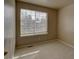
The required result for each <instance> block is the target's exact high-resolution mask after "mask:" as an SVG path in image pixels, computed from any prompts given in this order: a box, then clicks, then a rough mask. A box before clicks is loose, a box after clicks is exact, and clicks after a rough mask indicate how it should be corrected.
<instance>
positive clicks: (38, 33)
mask: <svg viewBox="0 0 79 59" xmlns="http://www.w3.org/2000/svg"><path fill="white" fill-rule="evenodd" d="M21 9H25V8H20V12H21ZM25 10H32V9H25ZM32 11H35V12H43V13H46V14H47V17H46V18H47V19H46V22H47V25H46V26H47V27H46V28H47V29H46V30H47V31H46V32H37V33H35V32H34V33H31V34H30V33H28V34H27V35H26V34H25V35H21V17H20V16H21V14H20V16H19V17H20V19H19V21H20V23H19V26H20V27H19V36H20V37H24V36H35V35H47V34H48V12H45V11H38V10H32ZM20 12H19V13H20Z"/></svg>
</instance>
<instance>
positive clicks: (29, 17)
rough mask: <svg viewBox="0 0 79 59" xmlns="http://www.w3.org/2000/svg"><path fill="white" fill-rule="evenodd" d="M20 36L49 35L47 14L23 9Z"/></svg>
mask: <svg viewBox="0 0 79 59" xmlns="http://www.w3.org/2000/svg"><path fill="white" fill-rule="evenodd" d="M20 12H21V13H20V35H21V36H30V35H40V34H47V13H46V12H40V11H34V10H28V9H21V10H20Z"/></svg>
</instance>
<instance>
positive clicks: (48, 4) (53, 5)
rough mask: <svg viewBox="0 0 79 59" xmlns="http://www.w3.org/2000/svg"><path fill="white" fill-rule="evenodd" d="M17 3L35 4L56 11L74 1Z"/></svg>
mask: <svg viewBox="0 0 79 59" xmlns="http://www.w3.org/2000/svg"><path fill="white" fill-rule="evenodd" d="M19 1H24V2H29V3H32V4H37V5H41V6H45V7H50V8H56V9H58V8H62V7H64V6H66V5H69V4H72V3H73V2H74V0H19Z"/></svg>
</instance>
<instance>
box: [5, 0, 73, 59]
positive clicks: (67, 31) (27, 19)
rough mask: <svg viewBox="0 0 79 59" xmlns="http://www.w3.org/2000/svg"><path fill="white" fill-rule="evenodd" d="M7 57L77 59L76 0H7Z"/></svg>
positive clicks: (7, 58)
mask: <svg viewBox="0 0 79 59" xmlns="http://www.w3.org/2000/svg"><path fill="white" fill-rule="evenodd" d="M4 59H74V0H4Z"/></svg>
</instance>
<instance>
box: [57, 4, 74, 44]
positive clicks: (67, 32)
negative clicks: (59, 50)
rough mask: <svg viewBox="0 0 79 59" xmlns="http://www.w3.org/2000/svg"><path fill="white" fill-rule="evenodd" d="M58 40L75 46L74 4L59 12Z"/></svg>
mask: <svg viewBox="0 0 79 59" xmlns="http://www.w3.org/2000/svg"><path fill="white" fill-rule="evenodd" d="M58 16H59V19H58V38H59V39H61V40H63V41H65V42H67V43H69V44H71V45H73V44H74V4H71V5H69V6H66V7H64V8H62V9H60V10H59V14H58Z"/></svg>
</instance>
